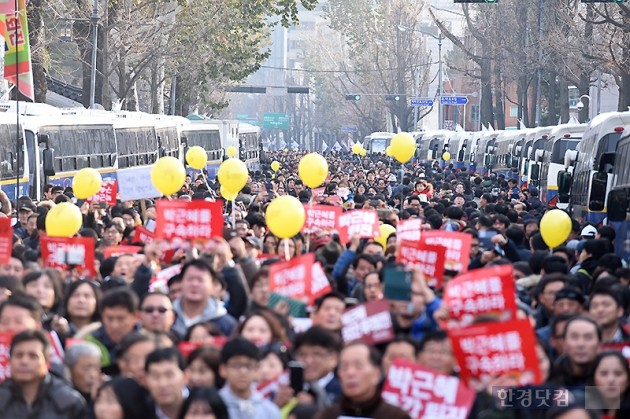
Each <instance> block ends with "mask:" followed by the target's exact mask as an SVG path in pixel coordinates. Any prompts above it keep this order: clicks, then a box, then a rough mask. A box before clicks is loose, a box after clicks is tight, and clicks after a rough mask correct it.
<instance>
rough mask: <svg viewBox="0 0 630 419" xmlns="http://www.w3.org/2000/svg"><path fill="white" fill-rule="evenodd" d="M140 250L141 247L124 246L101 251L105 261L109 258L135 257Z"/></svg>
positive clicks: (108, 247) (110, 247)
mask: <svg viewBox="0 0 630 419" xmlns="http://www.w3.org/2000/svg"><path fill="white" fill-rule="evenodd" d="M141 250H142V247H141V246H126V245H119V246H107V247H106V248H105V250H104V251H103V254H104V256H105V259H107V258H109V257H118V256H122V255H135V254H136V253H139V252H140V251H141Z"/></svg>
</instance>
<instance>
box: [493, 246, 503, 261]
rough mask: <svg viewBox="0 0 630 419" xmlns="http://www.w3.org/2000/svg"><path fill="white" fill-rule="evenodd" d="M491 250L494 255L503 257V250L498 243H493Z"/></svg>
mask: <svg viewBox="0 0 630 419" xmlns="http://www.w3.org/2000/svg"><path fill="white" fill-rule="evenodd" d="M492 251H493V252H494V254H495V255H497V256H500V257H502V258H504V257H505V251H504V250H503V249H501V247H500V246H499V245H498V244H495V245H494V247H493V248H492Z"/></svg>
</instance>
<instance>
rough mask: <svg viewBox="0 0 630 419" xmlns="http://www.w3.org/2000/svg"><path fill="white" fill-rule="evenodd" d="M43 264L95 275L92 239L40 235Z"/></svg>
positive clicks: (82, 274) (86, 274)
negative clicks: (70, 268)
mask: <svg viewBox="0 0 630 419" xmlns="http://www.w3.org/2000/svg"><path fill="white" fill-rule="evenodd" d="M40 241H41V252H42V260H43V263H44V266H46V267H49V268H59V269H68V268H69V267H70V266H71V267H72V268H73V269H75V270H76V271H77V272H78V273H79V275H80V276H91V277H94V276H96V269H95V267H94V239H93V238H91V237H51V236H46V235H45V234H42V235H41V237H40Z"/></svg>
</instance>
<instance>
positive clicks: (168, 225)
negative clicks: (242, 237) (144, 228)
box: [155, 201, 224, 240]
mask: <svg viewBox="0 0 630 419" xmlns="http://www.w3.org/2000/svg"><path fill="white" fill-rule="evenodd" d="M156 210H157V214H156V221H157V224H156V226H155V238H156V239H166V240H172V239H181V240H197V239H209V238H212V237H220V236H222V235H223V221H224V220H223V202H222V201H215V202H209V201H157V206H156Z"/></svg>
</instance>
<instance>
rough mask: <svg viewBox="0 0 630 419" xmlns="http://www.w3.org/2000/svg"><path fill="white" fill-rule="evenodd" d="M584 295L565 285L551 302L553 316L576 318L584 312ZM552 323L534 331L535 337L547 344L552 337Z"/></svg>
mask: <svg viewBox="0 0 630 419" xmlns="http://www.w3.org/2000/svg"><path fill="white" fill-rule="evenodd" d="M584 301H585V298H584V294H582V291H580V290H579V289H577V288H575V287H572V286H570V285H566V286H565V287H564V288H562V289H560V291H558V292H556V297H555V298H554V300H553V316H552V318H554V317H557V316H564V315H571V316H577V315H580V314H582V312H583V311H584ZM552 323H554V322H553V320H552V321H551V322H550V324H548V325H547V326H544V327H541V328H539V329H537V330H536V335H537V336H538V337H539V338H540V339H541V340H542V341H543V342H549V341H550V339H551V338H552V337H553V335H552V332H553V331H552Z"/></svg>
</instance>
